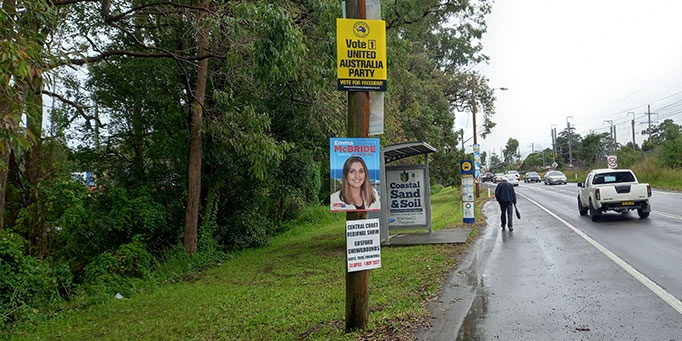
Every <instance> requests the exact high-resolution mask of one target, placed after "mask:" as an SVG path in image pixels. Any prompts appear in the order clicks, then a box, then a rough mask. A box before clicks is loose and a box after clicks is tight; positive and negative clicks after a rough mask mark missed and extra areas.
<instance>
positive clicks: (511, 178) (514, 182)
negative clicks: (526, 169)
mask: <svg viewBox="0 0 682 341" xmlns="http://www.w3.org/2000/svg"><path fill="white" fill-rule="evenodd" d="M505 176H506V177H507V181H508V182H509V183H510V184H512V185H514V186H518V185H519V177H518V176H517V175H515V174H505Z"/></svg>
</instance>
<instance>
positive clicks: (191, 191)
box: [184, 0, 210, 254]
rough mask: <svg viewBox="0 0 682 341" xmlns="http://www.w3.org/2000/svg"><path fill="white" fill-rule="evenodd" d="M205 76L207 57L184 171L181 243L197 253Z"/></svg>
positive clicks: (204, 43)
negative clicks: (185, 186) (185, 202)
mask: <svg viewBox="0 0 682 341" xmlns="http://www.w3.org/2000/svg"><path fill="white" fill-rule="evenodd" d="M209 3H210V1H209V0H202V3H201V7H202V8H205V9H208V6H209ZM207 13H208V11H204V12H203V14H202V17H201V19H202V20H200V21H199V25H201V28H200V29H199V37H198V38H199V39H198V42H199V55H205V52H206V51H207V50H208V47H209V46H208V43H209V35H208V33H209V27H208V26H207V25H206V24H205V23H204V22H203V21H204V20H203V19H205V18H206V16H207ZM207 78H208V58H204V59H202V60H200V61H199V64H198V69H197V81H196V85H195V92H194V98H193V103H192V119H191V125H190V132H191V137H190V148H189V167H188V168H189V169H188V174H187V178H188V179H187V180H188V181H187V185H188V190H187V208H186V210H185V235H184V245H185V250H187V252H188V253H190V254H194V253H196V252H197V235H198V227H199V202H200V200H201V164H202V160H203V156H202V153H203V151H202V129H203V127H202V121H203V110H204V101H205V97H206V83H207Z"/></svg>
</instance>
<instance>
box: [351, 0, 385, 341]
mask: <svg viewBox="0 0 682 341" xmlns="http://www.w3.org/2000/svg"><path fill="white" fill-rule="evenodd" d="M346 17H347V18H353V19H367V13H366V5H365V0H349V1H346ZM346 132H347V135H348V137H365V138H366V137H369V92H368V91H349V92H348V126H347V130H346ZM384 209H385V208H384ZM361 219H367V212H348V213H346V220H347V221H348V220H361ZM346 257H347V256H346ZM346 262H347V260H346ZM368 318H369V270H360V271H353V272H350V271H346V331H347V332H351V331H354V330H358V329H366V328H367V321H368Z"/></svg>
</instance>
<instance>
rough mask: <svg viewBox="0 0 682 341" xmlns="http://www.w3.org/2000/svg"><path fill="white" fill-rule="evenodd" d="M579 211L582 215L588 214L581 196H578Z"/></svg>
mask: <svg viewBox="0 0 682 341" xmlns="http://www.w3.org/2000/svg"><path fill="white" fill-rule="evenodd" d="M578 212H579V213H580V215H581V216H586V215H587V208H586V207H584V206H583V204H582V203H581V202H580V197H578Z"/></svg>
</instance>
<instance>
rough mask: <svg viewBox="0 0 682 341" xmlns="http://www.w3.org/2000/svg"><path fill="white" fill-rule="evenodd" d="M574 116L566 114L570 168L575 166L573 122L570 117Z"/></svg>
mask: <svg viewBox="0 0 682 341" xmlns="http://www.w3.org/2000/svg"><path fill="white" fill-rule="evenodd" d="M569 118H570V119H573V116H566V128H567V129H568V168H573V146H572V144H571V122H569V121H568V119H569Z"/></svg>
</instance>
